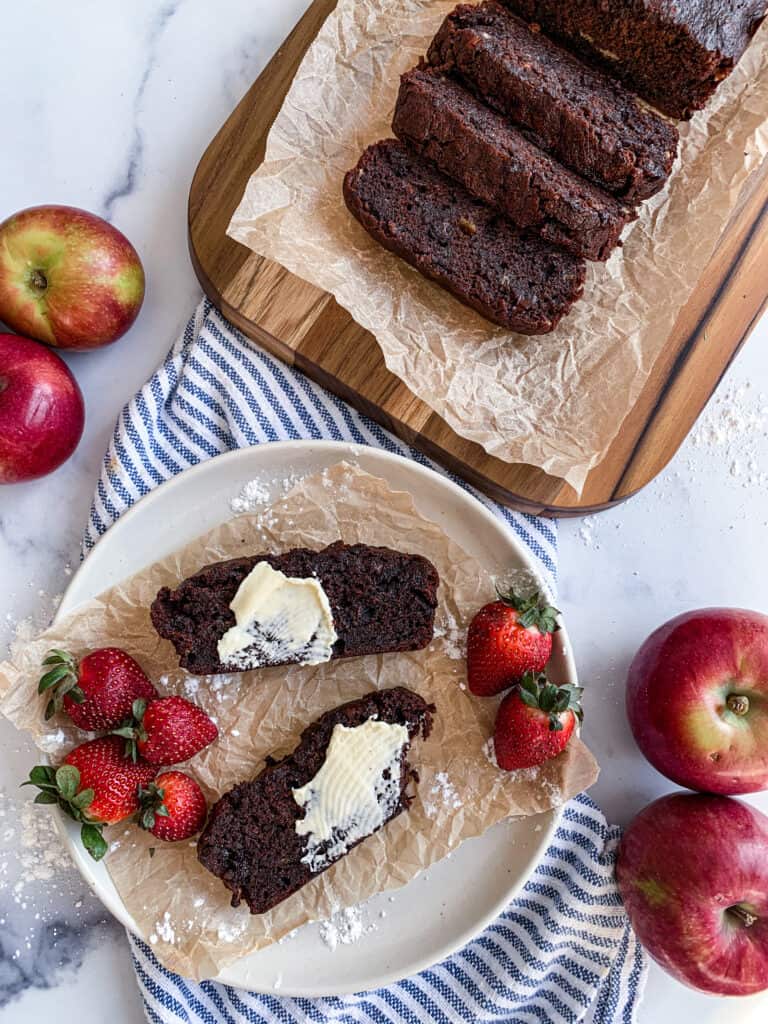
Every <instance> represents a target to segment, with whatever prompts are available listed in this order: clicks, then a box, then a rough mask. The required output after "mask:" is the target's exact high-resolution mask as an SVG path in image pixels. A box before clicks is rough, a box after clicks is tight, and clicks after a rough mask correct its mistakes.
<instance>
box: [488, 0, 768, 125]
mask: <svg viewBox="0 0 768 1024" xmlns="http://www.w3.org/2000/svg"><path fill="white" fill-rule="evenodd" d="M502 2H503V3H504V4H505V5H506V6H507V7H509V8H510V10H512V11H514V12H515V14H519V15H520V16H521V17H522V18H525V19H526V20H527V21H531V22H535V23H536V24H538V25H540V26H541V27H542V28H543V29H544V30H545V31H546V32H547V33H548V34H549V35H551V36H554V37H555V38H556V39H558V40H560V41H562V42H563V43H565V44H566V45H568V46H570V47H571V48H572V49H574V50H576V51H577V52H578V53H580V54H582V55H583V56H584V57H586V58H588V59H589V60H591V61H592V62H593V63H595V64H596V65H598V66H600V67H603V68H605V69H606V70H608V71H609V72H610V73H611V74H612V75H615V76H616V77H617V78H620V79H621V80H622V81H623V82H625V83H626V84H627V85H628V86H629V88H630V89H633V90H634V91H635V92H637V93H639V94H640V96H642V97H643V98H644V99H646V100H648V101H649V102H650V103H653V104H654V105H655V106H657V107H658V108H659V110H663V111H664V113H665V114H669V115H670V116H671V117H679V118H689V117H690V116H691V114H692V113H693V112H694V111H695V110H699V109H700V108H701V107H703V106H704V104H705V103H706V102H707V100H708V99H709V98H710V96H711V95H712V93H713V92H714V91H715V89H716V88H717V87H718V85H719V84H720V82H722V80H723V79H724V78H727V77H728V75H730V73H731V71H733V69H734V67H735V66H736V64H737V63H738V61H739V59H740V57H741V55H742V54H743V53H744V50H745V49H746V48H747V46H748V44H749V41H750V40H751V38H752V36H753V35H754V34H755V32H756V31H757V29H758V28H759V27H760V25H761V23H762V21H763V19H764V18H765V14H766V2H765V0H737V2H734V0H675V2H674V3H670V2H669V0H632V2H631V3H627V0H578V2H573V0H571V2H570V3H568V2H564V0H502Z"/></svg>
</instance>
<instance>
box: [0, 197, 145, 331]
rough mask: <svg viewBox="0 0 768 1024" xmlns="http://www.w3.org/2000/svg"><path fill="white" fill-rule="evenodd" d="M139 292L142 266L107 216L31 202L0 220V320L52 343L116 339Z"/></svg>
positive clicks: (138, 304)
mask: <svg viewBox="0 0 768 1024" xmlns="http://www.w3.org/2000/svg"><path fill="white" fill-rule="evenodd" d="M143 299H144V270H143V268H142V265H141V260H140V259H139V257H138V254H137V252H136V250H135V249H134V248H133V246H132V245H131V243H130V242H129V241H128V239H127V238H126V237H125V235H123V234H121V233H120V232H119V231H118V230H117V229H116V228H113V227H112V225H111V224H108V223H107V222H106V221H105V220H102V219H101V217H96V216H95V215H94V214H92V213H86V211H85V210H77V209H75V208H74V207H72V206H32V207H30V208H29V209H28V210H22V211H21V212H20V213H16V214H14V215H13V216H12V217H9V218H8V220H6V221H4V222H3V223H2V224H0V320H3V321H4V322H5V323H6V324H8V326H9V327H11V328H12V329H13V330H14V331H18V333H19V334H26V335H28V336H29V337H32V338H37V339H38V341H45V342H47V344H49V345H55V346H56V347H57V348H72V349H89V348H99V347H100V346H101V345H109V344H110V342H113V341H116V340H117V339H118V338H119V337H120V336H121V335H122V334H125V332H126V331H127V330H128V328H129V327H130V326H131V324H132V323H133V321H134V320H135V319H136V317H137V315H138V312H139V309H140V308H141V303H142V301H143Z"/></svg>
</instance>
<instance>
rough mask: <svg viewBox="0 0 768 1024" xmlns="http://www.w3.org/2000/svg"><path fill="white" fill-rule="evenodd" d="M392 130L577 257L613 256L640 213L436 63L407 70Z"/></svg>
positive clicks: (481, 196) (481, 195)
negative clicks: (528, 136)
mask: <svg viewBox="0 0 768 1024" xmlns="http://www.w3.org/2000/svg"><path fill="white" fill-rule="evenodd" d="M392 129H393V131H394V133H395V135H397V137H398V138H399V139H402V141H403V142H405V143H407V144H408V145H409V146H410V147H411V148H412V149H414V150H415V151H416V152H417V153H420V154H421V155H422V156H425V157H427V159H429V160H431V161H432V162H433V163H434V164H435V165H436V166H437V167H438V168H439V169H440V170H441V171H443V172H444V173H445V174H447V175H448V176H449V177H450V178H453V179H454V180H456V181H458V182H460V183H461V184H462V185H463V186H464V187H465V188H466V189H467V190H468V191H469V192H471V193H472V194H473V195H476V196H477V197H478V198H479V199H483V200H484V201H485V202H487V203H490V204H491V205H492V206H495V207H496V209H498V210H500V211H501V212H502V213H504V214H506V215H507V216H508V217H509V218H510V219H511V220H513V221H514V222H515V224H516V225H517V226H518V227H521V228H530V229H531V230H533V231H535V232H536V234H538V235H540V236H541V237H542V238H544V239H546V241H548V242H553V243H554V244H555V245H560V246H562V247H563V249H566V250H567V251H568V252H570V253H573V255H574V256H582V257H584V258H585V259H588V260H605V259H607V258H608V256H609V255H610V253H611V252H612V250H613V249H614V248H615V247H616V245H617V244H618V242H619V236H620V235H621V232H622V231H623V229H624V227H625V226H626V224H627V223H628V221H630V220H631V219H632V218H633V216H634V213H633V211H632V209H631V208H630V207H628V206H625V205H624V204H623V203H621V202H619V200H618V199H616V198H615V197H614V196H611V195H609V194H608V193H607V192H604V191H603V190H602V189H599V188H598V187H597V186H596V185H593V184H592V183H591V182H589V181H586V180H585V179H584V178H580V177H579V176H578V175H577V174H574V172H573V171H570V170H568V168H567V167H564V166H563V165H562V164H561V163H558V161H557V160H555V159H554V158H553V157H551V156H550V155H549V154H548V153H545V152H544V151H543V150H542V149H539V147H538V146H535V145H534V144H533V143H532V142H529V141H528V139H526V138H525V136H523V135H522V134H521V133H520V132H519V131H518V130H517V128H515V127H514V125H512V123H511V122H510V121H509V119H508V118H506V117H505V116H504V115H503V114H497V113H496V112H495V111H493V110H491V109H490V107H487V106H486V105H485V104H484V103H482V102H481V101H480V100H478V99H477V98H476V97H475V96H473V95H472V93H470V92H468V91H467V90H466V89H465V88H463V86H461V85H460V84H459V83H458V82H455V81H453V80H452V79H450V78H448V77H447V76H446V75H444V74H443V73H442V72H441V71H439V70H437V69H436V68H430V67H421V68H416V69H415V70H413V71H409V72H408V73H407V74H405V75H403V77H402V81H401V85H400V94H399V96H398V100H397V106H396V108H395V117H394V121H393V122H392Z"/></svg>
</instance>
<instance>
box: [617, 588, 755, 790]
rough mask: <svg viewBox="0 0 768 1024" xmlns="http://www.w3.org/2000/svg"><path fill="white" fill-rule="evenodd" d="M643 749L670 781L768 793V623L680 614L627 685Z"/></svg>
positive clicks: (640, 658) (646, 650)
mask: <svg viewBox="0 0 768 1024" xmlns="http://www.w3.org/2000/svg"><path fill="white" fill-rule="evenodd" d="M627 714H628V715H629V724H630V725H631V727H632V732H633V733H634V736H635V739H636V740H637V744H638V746H639V747H640V749H641V750H642V752H643V753H644V754H645V756H646V757H647V758H648V760H649V761H650V762H651V764H652V765H653V766H654V767H655V768H657V769H658V771H660V772H661V773H662V774H663V775H666V776H667V778H669V779H672V780H673V782H677V783H678V784H679V785H681V786H687V787H688V788H689V789H699V790H703V791H705V792H709V793H724V794H733V793H753V792H756V791H757V790H760V789H766V788H768V616H765V615H760V614H759V613H758V612H750V611H742V610H739V609H736V608H705V609H703V610H701V611H694V612H687V613H686V614H685V615H679V616H678V617H677V618H676V619H672V620H671V621H670V622H667V623H666V624H665V625H663V626H661V627H660V628H659V629H657V630H656V632H655V633H652V634H651V635H650V636H649V637H648V639H647V640H646V641H645V643H644V644H643V646H642V647H641V648H640V650H639V651H638V652H637V654H636V655H635V658H634V660H633V662H632V664H631V666H630V669H629V677H628V679H627Z"/></svg>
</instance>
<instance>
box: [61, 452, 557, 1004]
mask: <svg viewBox="0 0 768 1024" xmlns="http://www.w3.org/2000/svg"><path fill="white" fill-rule="evenodd" d="M341 459H348V460H349V461H352V462H355V463H357V464H358V465H360V466H361V467H362V468H363V469H364V470H366V471H368V472H370V473H373V474H375V475H376V476H379V477H382V478H384V479H385V480H387V481H388V482H389V484H390V485H391V486H392V487H393V488H395V489H397V490H403V491H408V492H409V493H410V494H411V495H412V496H413V498H414V500H415V503H416V505H417V507H418V509H419V511H420V512H421V513H422V514H423V515H425V516H427V517H428V518H430V519H431V520H433V521H434V522H436V523H439V524H440V526H441V527H442V528H443V529H444V530H445V532H446V533H447V534H449V535H450V536H451V537H452V538H453V539H454V540H455V541H456V542H457V543H458V544H459V545H461V547H463V548H464V549H465V550H466V551H468V552H470V553H471V554H472V555H474V557H475V558H477V559H478V561H479V562H480V563H482V564H483V565H485V566H487V567H488V568H489V569H495V568H497V567H498V565H499V564H500V563H501V564H508V565H509V567H510V569H513V568H535V565H534V563H533V561H532V559H531V557H530V555H529V554H528V552H527V551H526V550H525V548H523V547H522V545H521V544H520V543H519V542H518V541H517V539H516V538H515V536H514V535H513V534H512V532H511V531H510V530H508V529H507V528H506V527H505V526H504V524H503V523H502V522H501V520H500V519H497V518H496V517H495V516H494V515H493V514H492V513H490V512H489V511H487V510H486V509H485V508H483V506H482V505H481V504H480V503H479V502H477V501H476V500H475V499H474V498H472V497H470V496H469V495H468V494H467V493H466V492H464V491H463V490H461V488H459V487H457V486H456V485H455V484H453V483H451V482H450V481H448V480H446V479H445V478H444V477H442V476H439V475H438V474H436V473H433V472H432V471H431V470H429V469H424V468H423V467H421V466H419V465H417V464H416V463H415V462H411V461H409V460H407V459H403V458H400V457H399V456H396V455H391V454H388V453H386V452H382V451H379V450H377V449H372V448H357V447H353V446H350V445H348V444H343V443H339V442H330V441H319V442H318V441H289V442H280V443H273V444H265V445H260V446H258V447H255V448H248V449H244V450H240V451H236V452H231V453H227V454H225V455H221V456H219V457H218V458H215V459H211V460H210V461H208V462H204V463H202V464H201V465H199V466H195V467H194V468H193V469H190V470H187V471H186V472H185V473H182V474H180V475H179V476H177V477H175V478H174V479H172V480H170V481H168V482H167V483H165V484H163V485H162V486H160V487H158V488H157V489H156V490H154V491H152V492H151V493H150V494H148V495H147V496H146V497H145V498H144V499H143V500H142V501H140V502H138V504H136V505H135V506H134V507H133V508H132V509H131V510H130V511H128V512H127V513H126V514H125V515H124V516H122V517H121V518H120V520H119V521H118V522H117V523H116V524H115V525H114V526H113V527H112V528H111V529H110V530H109V531H108V532H107V533H106V534H105V535H104V537H103V538H102V539H101V540H100V541H99V543H98V545H97V546H96V547H95V548H94V550H93V551H92V552H91V554H90V555H89V556H88V558H87V559H86V561H85V562H84V563H83V565H82V566H81V567H80V569H79V571H78V572H77V574H76V575H75V576H74V577H73V579H72V581H71V583H70V586H69V589H68V590H67V592H66V594H65V596H64V600H63V601H62V603H61V606H60V608H59V612H58V616H59V617H61V616H63V615H66V614H68V613H69V612H71V611H73V610H74V609H75V608H76V607H77V605H79V604H80V603H81V602H83V601H86V600H88V599H90V598H92V597H95V596H96V595H98V594H100V593H101V592H102V591H104V590H106V589H107V588H108V587H110V586H112V585H113V584H115V583H118V582H119V581H120V580H121V579H124V578H125V577H126V576H129V575H131V574H132V573H134V572H137V571H138V570H139V569H141V568H143V567H144V566H145V565H148V564H150V563H151V562H155V561H157V560H158V559H161V558H163V557H165V556H166V555H168V554H170V553H171V552H172V551H174V550H175V549H177V548H179V547H181V546H183V545H184V544H186V543H187V542H188V541H191V540H193V539H194V538H195V537H197V536H198V535H199V534H201V533H204V532H205V531H206V530H209V529H211V528H212V527H214V526H216V525H218V524H219V523H220V522H222V521H223V520H224V519H226V518H228V517H229V516H230V515H231V511H230V507H229V502H230V500H231V498H232V497H233V496H235V495H236V494H237V493H238V492H239V491H240V490H241V488H242V487H243V485H244V484H245V483H247V482H248V481H249V480H253V479H259V480H262V481H263V482H264V483H265V485H266V486H267V487H268V488H269V489H270V491H271V494H272V495H274V496H275V497H276V496H277V495H278V494H282V493H284V489H283V481H285V480H286V479H293V478H295V477H300V476H305V475H307V474H309V473H315V472H318V471H320V470H322V469H324V468H325V467H326V466H330V465H333V464H334V463H336V462H338V461H340V460H341ZM552 668H553V673H554V676H555V678H556V679H558V680H559V681H560V680H562V681H564V682H565V681H568V682H572V683H575V682H576V671H575V667H574V664H573V660H572V658H571V655H570V645H569V644H568V640H567V635H566V632H565V630H561V631H560V632H558V633H557V634H556V635H555V650H554V653H553V662H552ZM558 817H559V813H558V812H556V811H551V812H548V813H546V814H540V815H536V816H534V817H530V818H525V819H523V820H520V821H515V822H504V823H502V824H500V825H497V826H496V827H495V828H492V829H490V830H489V831H488V832H486V833H485V834H484V835H483V836H481V837H480V838H478V839H474V840H470V841H468V842H466V843H464V844H463V846H461V847H460V848H459V849H458V850H457V851H456V852H455V853H454V854H453V856H452V857H450V858H449V859H447V860H443V861H441V862H440V863H439V864H436V865H435V866H433V867H432V868H430V869H429V871H427V872H425V873H423V874H422V875H420V876H419V877H417V878H416V879H414V880H413V881H412V882H411V883H410V884H409V885H407V886H405V887H404V888H403V889H400V890H398V891H397V892H395V893H394V894H393V895H387V894H383V895H381V896H377V897H374V898H373V899H372V900H370V901H369V902H368V903H367V904H365V907H364V908H363V921H364V925H365V926H366V929H368V928H369V930H366V932H365V933H364V934H363V936H362V937H361V938H360V939H359V940H358V941H357V942H355V943H353V944H347V945H339V946H338V947H337V948H336V950H335V951H333V952H331V950H330V949H329V948H328V947H327V946H326V945H325V944H324V943H323V942H322V940H321V939H320V935H319V931H318V926H317V925H316V924H313V925H307V926H305V927H304V928H302V929H300V931H299V932H298V933H297V934H296V935H295V937H293V938H292V939H291V940H290V941H287V942H283V943H279V944H275V945H273V946H271V947H269V948H268V949H265V950H262V951H261V952H258V953H254V954H252V955H251V956H248V957H244V958H243V959H242V960H239V961H238V962H237V963H235V964H233V965H232V966H230V967H228V968H227V969H226V970H225V971H223V972H222V974H221V975H220V976H219V977H218V978H217V979H216V980H218V981H222V982H225V983H226V984H229V985H234V986H236V987H239V988H245V989H251V990H255V991H261V992H272V991H274V989H275V983H276V982H277V980H278V978H280V979H281V981H280V983H279V984H280V989H279V991H280V994H281V995H293V996H320V995H339V994H343V993H349V992H360V991H366V990H370V989H375V988H379V987H380V986H383V985H387V984H389V983H391V982H393V981H397V980H399V979H401V978H404V977H407V976H409V975H411V974H415V973H417V972H418V971H421V970H424V969H425V968H427V967H429V966H431V965H432V964H435V963H437V962H439V961H440V960H442V959H444V958H445V957H447V956H449V955H450V954H451V953H452V952H454V951H455V950H457V949H459V948H461V947H462V946H463V945H465V944H466V943H467V942H469V941H470V939H472V938H473V937H474V936H475V935H476V934H477V933H478V932H480V931H482V929H483V928H485V927H486V925H487V924H489V923H490V921H491V920H492V919H493V918H494V917H496V916H497V915H498V913H499V912H500V911H501V910H502V909H503V907H504V906H505V905H506V904H507V903H508V902H509V900H510V899H512V897H513V896H514V895H515V894H516V893H517V892H518V890H519V889H520V888H521V887H522V886H523V885H524V884H525V881H526V879H527V878H528V876H529V875H530V873H531V871H532V870H533V868H534V866H535V865H536V862H537V861H538V859H539V858H540V857H541V855H542V854H543V853H544V851H545V850H546V848H547V845H548V844H549V841H550V839H551V836H552V834H553V832H554V829H555V827H556V825H557V821H558ZM59 827H60V829H61V831H62V834H63V836H64V839H65V842H66V844H67V846H68V848H69V851H70V853H71V854H72V857H73V858H74V860H75V863H76V864H77V866H78V868H79V869H80V871H81V872H82V874H83V876H84V877H85V879H86V881H87V882H88V883H89V884H90V886H91V887H92V888H93V890H94V892H95V893H96V895H97V896H98V897H99V899H101V901H102V902H103V903H104V904H105V905H106V906H107V907H108V909H109V910H110V911H111V912H112V913H113V914H114V915H115V917H117V918H118V919H119V920H120V921H121V922H122V923H123V924H124V925H125V926H126V927H127V928H129V929H131V931H133V932H134V933H135V934H139V932H138V929H137V927H136V925H135V923H134V921H133V919H132V918H131V915H130V914H129V913H128V911H127V910H126V908H125V906H124V905H123V903H122V900H121V899H120V897H119V895H118V893H117V891H116V889H115V887H114V885H113V884H112V880H111V879H110V877H109V875H108V873H107V870H106V867H105V866H104V865H103V864H96V863H94V862H93V861H92V860H91V859H90V858H89V857H88V855H87V854H86V853H85V852H84V851H83V849H82V847H81V846H80V843H79V841H78V833H77V827H76V826H75V825H74V823H72V822H71V821H69V819H66V818H65V817H64V816H63V815H60V816H59ZM370 926H372V927H370Z"/></svg>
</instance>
